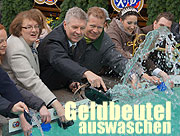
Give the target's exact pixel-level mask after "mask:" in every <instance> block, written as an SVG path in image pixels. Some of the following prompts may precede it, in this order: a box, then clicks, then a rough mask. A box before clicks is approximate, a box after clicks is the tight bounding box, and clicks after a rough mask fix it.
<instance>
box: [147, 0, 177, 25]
mask: <svg viewBox="0 0 180 136" xmlns="http://www.w3.org/2000/svg"><path fill="white" fill-rule="evenodd" d="M147 5H148V7H147V13H148V22H147V24H148V25H149V24H152V23H153V21H154V20H155V18H156V17H157V15H158V14H159V13H161V12H167V11H170V12H171V13H173V14H174V19H175V21H176V22H178V20H179V19H180V0H147Z"/></svg>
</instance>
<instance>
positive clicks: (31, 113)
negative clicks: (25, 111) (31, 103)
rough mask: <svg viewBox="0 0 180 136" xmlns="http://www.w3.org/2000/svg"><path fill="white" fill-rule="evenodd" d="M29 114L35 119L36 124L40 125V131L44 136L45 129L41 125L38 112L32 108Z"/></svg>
mask: <svg viewBox="0 0 180 136" xmlns="http://www.w3.org/2000/svg"><path fill="white" fill-rule="evenodd" d="M29 114H30V115H31V117H32V120H34V122H35V124H36V125H37V126H38V129H39V130H40V132H41V136H44V133H43V130H42V128H41V125H40V122H39V120H38V119H37V117H36V112H35V110H33V109H31V110H30V111H29Z"/></svg>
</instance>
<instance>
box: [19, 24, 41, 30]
mask: <svg viewBox="0 0 180 136" xmlns="http://www.w3.org/2000/svg"><path fill="white" fill-rule="evenodd" d="M22 28H24V29H27V30H32V29H33V28H34V29H39V28H40V26H39V25H35V26H26V27H25V26H22Z"/></svg>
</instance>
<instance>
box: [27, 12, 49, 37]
mask: <svg viewBox="0 0 180 136" xmlns="http://www.w3.org/2000/svg"><path fill="white" fill-rule="evenodd" d="M30 12H32V14H36V15H38V16H39V18H40V19H41V21H42V23H43V24H42V32H41V34H40V36H39V39H40V40H41V39H43V38H44V37H45V36H46V35H48V33H50V32H51V31H52V29H51V28H50V26H49V25H48V24H47V23H46V17H45V16H44V15H43V13H42V12H41V11H40V10H39V9H31V10H30Z"/></svg>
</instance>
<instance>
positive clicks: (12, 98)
mask: <svg viewBox="0 0 180 136" xmlns="http://www.w3.org/2000/svg"><path fill="white" fill-rule="evenodd" d="M19 101H22V102H24V103H25V104H26V105H27V106H28V107H30V108H33V109H35V110H40V108H41V107H42V105H45V103H44V102H43V101H42V100H41V99H40V98H38V97H36V96H34V95H33V94H32V93H31V92H29V91H26V90H24V89H22V88H21V87H19V86H18V88H16V86H15V84H14V83H13V81H12V80H11V79H10V78H9V76H8V74H7V73H6V72H5V71H4V70H3V69H2V68H1V67H0V114H1V115H3V116H5V117H16V116H15V115H14V114H12V113H11V112H10V111H11V109H12V107H13V106H14V104H16V103H17V102H19Z"/></svg>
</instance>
